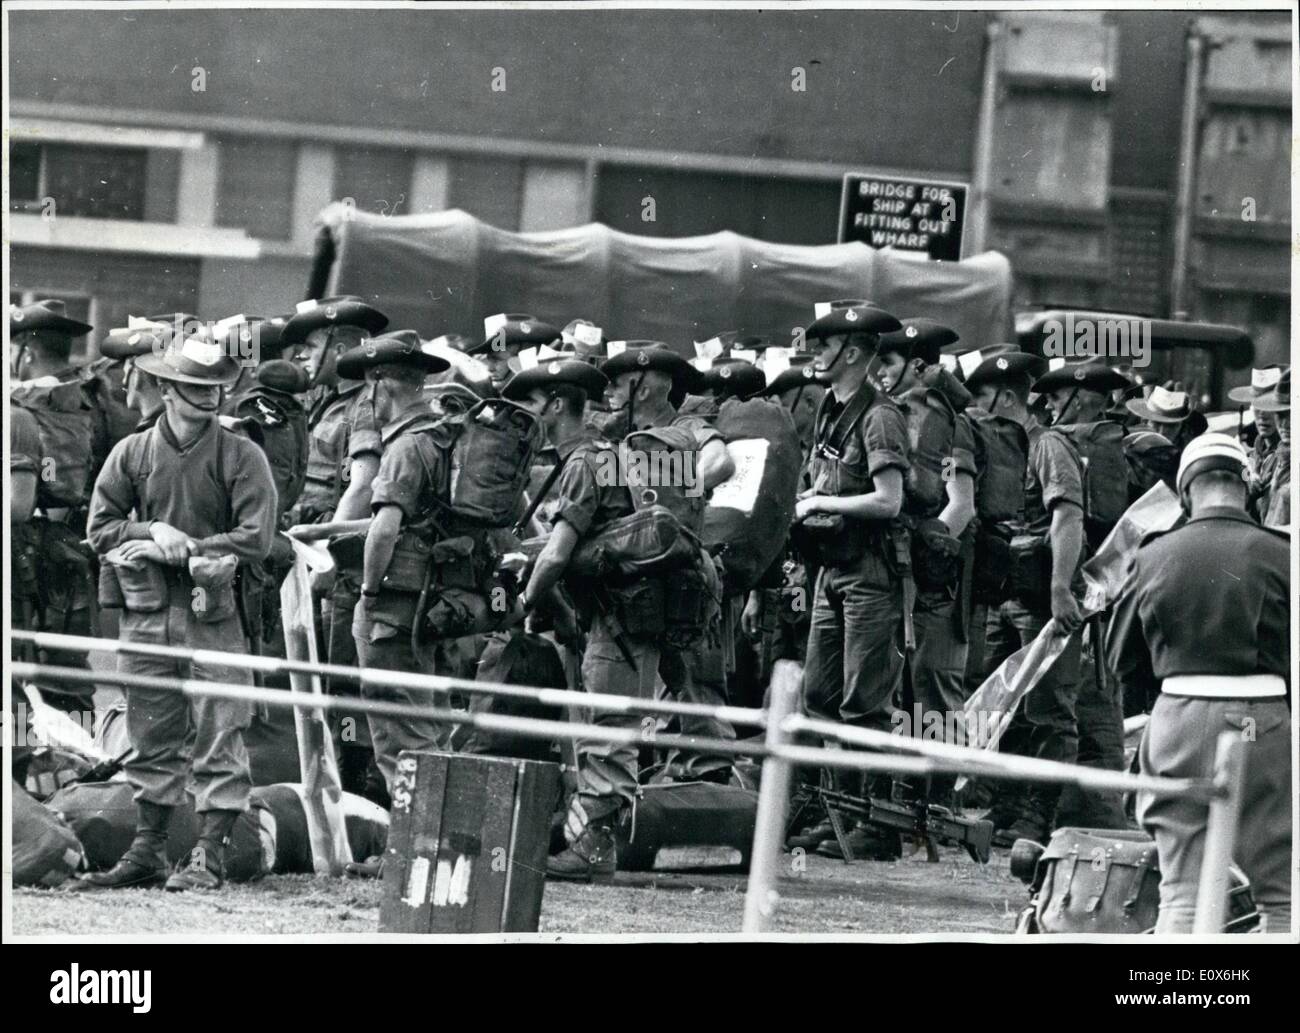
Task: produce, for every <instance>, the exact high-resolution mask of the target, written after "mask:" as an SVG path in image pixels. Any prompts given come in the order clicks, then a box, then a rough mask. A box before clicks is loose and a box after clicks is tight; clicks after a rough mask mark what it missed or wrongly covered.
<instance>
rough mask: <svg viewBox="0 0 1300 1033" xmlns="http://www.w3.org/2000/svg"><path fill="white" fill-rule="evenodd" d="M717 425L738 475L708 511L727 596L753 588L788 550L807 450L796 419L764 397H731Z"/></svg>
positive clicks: (708, 539) (711, 545)
mask: <svg viewBox="0 0 1300 1033" xmlns="http://www.w3.org/2000/svg"><path fill="white" fill-rule="evenodd" d="M715 426H716V427H717V428H718V430H719V431H720V432H721V433H722V436H723V438H725V439H726V442H727V451H728V452H729V453H731V458H732V461H733V462H734V463H735V467H736V469H735V472H734V473H733V474H732V475H731V476H730V477H729V478H728V479H727V480H725V481H723V482H722V483H721V484H719V485H718V486H717V487H716V488H715V489H714V490H713V494H712V497H711V498H710V499H709V503H708V506H707V508H706V509H705V511H704V544H705V546H706V547H707V548H708V549H709V551H710V552H712V553H714V555H716V556H719V557H720V558H721V560H722V565H723V583H724V585H725V587H726V590H727V594H728V595H732V594H735V593H737V592H746V591H748V590H749V589H751V588H753V587H754V586H755V585H756V584H757V583H758V581H759V579H760V578H762V576H763V574H764V573H766V571H767V570H768V568H769V567H771V565H772V563H773V561H775V559H776V558H777V556H778V555H779V554H780V552H781V550H782V549H783V548H784V547H785V540H786V534H787V532H788V531H789V529H790V523H791V521H792V520H793V519H794V504H795V496H796V495H797V493H798V490H799V475H800V472H801V471H802V468H803V450H802V448H801V446H800V444H799V435H798V432H797V431H796V430H795V425H794V419H793V417H791V415H790V414H789V412H787V411H786V410H785V408H784V407H783V406H781V405H777V404H774V403H772V402H770V401H768V400H766V399H757V398H755V399H749V400H746V401H741V400H740V399H736V398H733V399H728V400H727V401H726V402H723V403H722V408H721V410H720V411H719V413H718V418H717V422H716V424H715Z"/></svg>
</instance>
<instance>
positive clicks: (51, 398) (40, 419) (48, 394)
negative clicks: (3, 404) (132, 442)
mask: <svg viewBox="0 0 1300 1033" xmlns="http://www.w3.org/2000/svg"><path fill="white" fill-rule="evenodd" d="M9 398H10V401H11V402H12V403H13V404H14V405H17V406H21V407H22V408H24V409H26V410H27V411H28V412H30V413H31V414H32V416H33V417H35V419H36V427H37V429H38V430H39V431H40V435H41V455H40V462H39V468H38V470H37V475H38V477H37V482H36V499H37V503H38V505H40V506H41V508H43V509H58V508H65V507H71V508H74V509H76V508H80V507H81V506H84V505H85V504H86V502H87V500H88V499H89V497H90V488H91V480H90V475H91V463H92V462H93V456H94V448H93V445H94V414H93V413H92V411H91V407H90V402H89V401H88V399H87V398H86V394H85V391H84V389H83V387H82V384H81V381H80V380H76V381H70V382H66V383H59V384H56V385H53V386H48V385H42V384H38V383H35V382H33V383H31V384H18V385H17V386H15V387H13V388H12V389H11V390H10V392H9Z"/></svg>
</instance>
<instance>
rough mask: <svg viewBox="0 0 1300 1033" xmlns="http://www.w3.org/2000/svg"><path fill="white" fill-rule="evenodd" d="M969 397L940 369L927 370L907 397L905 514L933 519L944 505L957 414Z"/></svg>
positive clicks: (968, 401)
mask: <svg viewBox="0 0 1300 1033" xmlns="http://www.w3.org/2000/svg"><path fill="white" fill-rule="evenodd" d="M970 397H971V396H970V392H968V391H967V390H966V389H965V388H964V387H962V386H961V384H959V383H957V381H956V378H954V377H953V376H952V374H951V373H949V372H948V371H947V370H945V369H943V368H942V367H935V368H934V370H933V371H931V370H927V371H926V373H925V374H923V376H922V378H921V384H920V386H918V387H916V388H914V389H913V390H911V391H909V392H908V393H907V396H906V403H907V404H906V414H907V437H908V444H909V446H910V456H909V458H910V460H911V465H910V466H909V468H908V471H907V475H906V477H905V479H904V488H905V490H906V492H907V495H908V499H909V502H910V503H911V506H910V508H909V512H917V513H920V514H922V515H924V516H934V515H936V514H937V513H938V512H939V511H940V510H942V509H943V507H944V505H945V503H946V502H947V498H948V478H949V477H950V476H952V473H951V466H952V441H953V435H954V432H955V431H956V427H957V413H959V412H961V411H962V410H963V409H964V408H965V407H966V405H968V404H969V403H970Z"/></svg>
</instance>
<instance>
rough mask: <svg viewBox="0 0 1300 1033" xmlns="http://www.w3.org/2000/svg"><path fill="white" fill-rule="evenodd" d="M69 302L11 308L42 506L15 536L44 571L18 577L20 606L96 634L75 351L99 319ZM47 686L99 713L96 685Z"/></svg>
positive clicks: (67, 662)
mask: <svg viewBox="0 0 1300 1033" xmlns="http://www.w3.org/2000/svg"><path fill="white" fill-rule="evenodd" d="M66 311H67V310H66V306H65V305H64V303H63V302H62V301H38V302H34V303H33V304H31V305H26V306H21V307H20V306H11V307H10V310H9V346H10V367H9V372H10V375H11V377H12V380H11V381H10V388H9V401H10V404H11V406H12V407H13V408H14V409H25V410H26V411H27V412H28V413H29V414H30V415H31V416H32V417H33V419H34V420H35V422H36V425H37V428H38V431H39V435H40V441H41V453H40V456H39V462H38V467H39V470H38V479H37V490H36V507H37V510H38V512H37V514H36V515H35V516H34V517H33V518H32V519H31V520H30V521H28V522H27V523H26V524H24V525H23V527H22V532H21V535H20V537H21V539H22V540H21V541H15V543H14V548H15V554H16V555H31V556H34V557H37V558H38V559H39V572H40V576H39V577H37V578H34V579H28V580H26V581H25V582H24V584H22V585H16V586H15V588H17V589H18V590H19V592H20V596H21V599H20V606H19V607H18V609H17V610H16V613H17V614H18V616H19V618H20V620H22V621H23V624H24V626H26V627H29V628H31V629H33V630H37V631H52V632H56V633H61V634H65V635H92V634H94V621H93V618H92V611H91V605H92V602H93V600H94V596H93V594H92V593H93V587H92V576H93V575H92V567H91V558H90V556H89V555H87V554H86V551H85V549H84V547H83V546H82V545H81V540H82V538H83V537H84V533H85V518H86V503H87V499H88V496H89V492H90V487H91V484H92V483H93V480H92V477H91V475H92V470H93V466H94V445H95V430H94V428H95V412H94V409H93V408H92V406H91V404H90V400H89V398H88V396H87V394H86V392H85V390H84V385H83V382H82V376H81V373H80V371H79V370H78V369H77V368H76V367H75V366H74V365H72V361H71V359H72V342H73V340H74V339H75V338H77V337H83V336H85V335H86V334H88V333H90V331H91V330H92V329H93V327H91V326H90V324H89V323H82V322H80V321H79V320H75V319H70V318H69V317H68V316H67V314H66ZM29 622H30V623H29ZM36 655H37V660H38V662H40V663H48V664H56V665H59V666H66V667H86V666H87V661H86V656H85V654H84V653H69V652H64V651H61V650H45V649H41V650H37V654H36ZM41 691H42V693H43V694H44V695H45V696H46V697H47V700H48V702H49V703H50V704H51V705H53V706H55V707H57V708H59V709H61V710H65V711H66V712H68V713H70V714H79V715H81V720H82V721H83V725H88V724H90V723H91V715H93V712H94V705H93V698H92V697H93V695H94V689H93V687H92V686H88V685H87V686H80V685H75V686H74V685H68V686H42V690H41Z"/></svg>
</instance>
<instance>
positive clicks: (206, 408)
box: [172, 383, 226, 412]
mask: <svg viewBox="0 0 1300 1033" xmlns="http://www.w3.org/2000/svg"><path fill="white" fill-rule="evenodd" d="M172 387H173V389H174V390H175V391H176V393H177V394H178V395H179V396H180V397H181V398H182V399H183V400H184V402H185V404H186V405H189V406H193V407H194V408H195V409H198V410H199V411H200V412H216V411H218V410H219V409H220V408H221V403H222V401H223V400H224V399H225V397H226V389H225V388H224V387H223V388H219V389H218V394H217V401H216V403H215V404H214V405H200V404H199V403H198V402H196V401H194V400H192V399H191V398H190V396H189V395H187V394H186V393H185V387H184V385H183V384H180V383H174V384H173V385H172Z"/></svg>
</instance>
